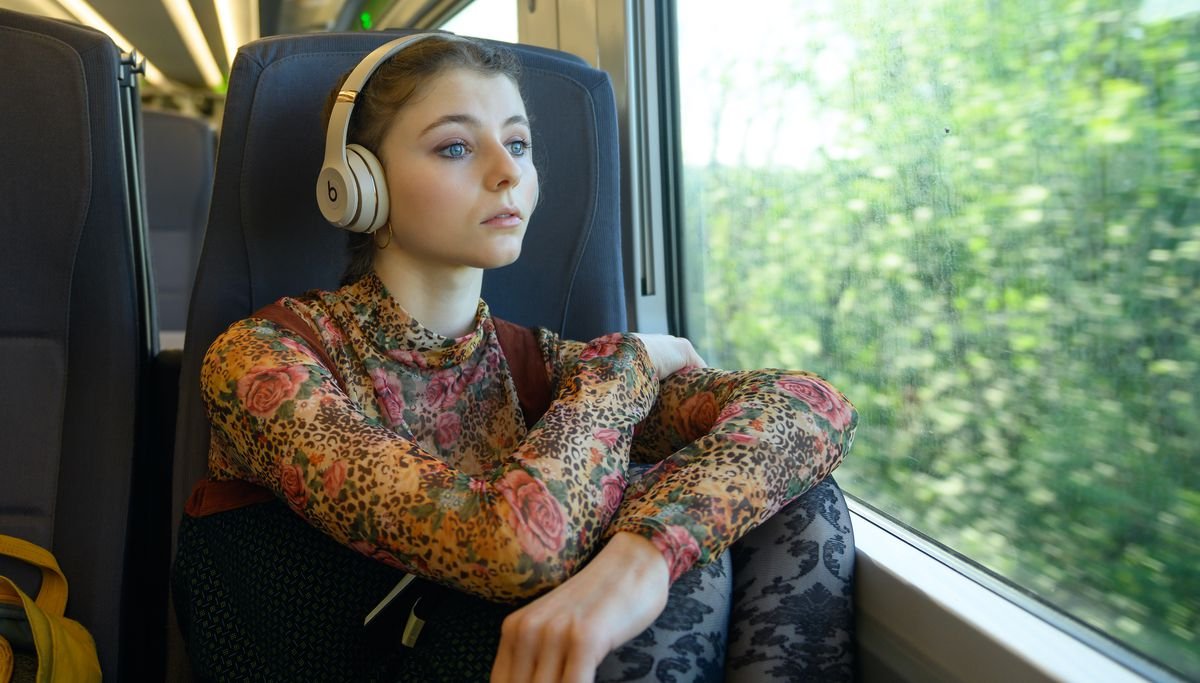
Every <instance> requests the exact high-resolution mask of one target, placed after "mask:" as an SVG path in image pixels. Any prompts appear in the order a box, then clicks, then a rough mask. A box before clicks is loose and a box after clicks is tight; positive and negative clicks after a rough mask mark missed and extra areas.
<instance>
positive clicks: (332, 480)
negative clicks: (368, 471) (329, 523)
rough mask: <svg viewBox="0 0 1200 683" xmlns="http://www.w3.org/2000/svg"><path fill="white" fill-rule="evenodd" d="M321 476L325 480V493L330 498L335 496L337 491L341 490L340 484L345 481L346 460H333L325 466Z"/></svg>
mask: <svg viewBox="0 0 1200 683" xmlns="http://www.w3.org/2000/svg"><path fill="white" fill-rule="evenodd" d="M323 478H324V480H325V495H326V496H329V497H330V498H336V497H337V494H338V492H340V491H341V490H342V484H344V483H346V461H345V460H334V461H333V463H331V464H330V465H329V467H326V468H325V474H324V475H323Z"/></svg>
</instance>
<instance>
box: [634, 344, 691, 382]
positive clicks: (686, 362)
mask: <svg viewBox="0 0 1200 683" xmlns="http://www.w3.org/2000/svg"><path fill="white" fill-rule="evenodd" d="M633 336H635V337H637V338H638V339H641V340H642V343H643V344H645V345H646V353H648V354H649V355H650V362H652V363H653V364H654V370H655V372H657V373H658V379H659V380H663V379H666V378H667V377H669V376H670V375H672V374H674V373H675V372H677V371H679V370H682V369H684V368H689V367H694V368H707V367H708V363H705V362H704V359H703V358H701V357H700V354H698V353H696V349H695V348H693V347H692V343H691V342H690V341H688V340H686V339H684V338H683V337H673V336H671V335H669V334H639V333H636V332H635V333H633Z"/></svg>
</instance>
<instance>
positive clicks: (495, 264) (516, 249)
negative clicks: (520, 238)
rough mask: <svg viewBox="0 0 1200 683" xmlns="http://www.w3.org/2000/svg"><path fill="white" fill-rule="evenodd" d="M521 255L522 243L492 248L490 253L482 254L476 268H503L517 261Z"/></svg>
mask: <svg viewBox="0 0 1200 683" xmlns="http://www.w3.org/2000/svg"><path fill="white" fill-rule="evenodd" d="M520 256H521V243H520V242H518V243H517V244H516V246H512V247H498V248H496V249H492V250H491V252H490V253H488V254H485V255H482V256H481V258H480V259H479V262H478V263H476V264H472V265H474V266H475V267H476V268H484V269H491V268H503V267H504V266H511V265H512V264H513V263H516V261H517V258H518V257H520Z"/></svg>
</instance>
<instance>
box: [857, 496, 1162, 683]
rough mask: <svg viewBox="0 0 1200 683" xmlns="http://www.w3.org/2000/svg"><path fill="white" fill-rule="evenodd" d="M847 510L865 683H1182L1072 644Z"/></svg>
mask: <svg viewBox="0 0 1200 683" xmlns="http://www.w3.org/2000/svg"><path fill="white" fill-rule="evenodd" d="M847 502H848V503H849V506H850V510H851V517H852V520H853V524H854V536H855V546H856V552H857V560H856V581H857V596H856V600H857V610H858V623H857V628H858V644H859V662H860V668H861V672H862V680H864V681H868V682H870V681H880V680H887V681H897V680H899V681H913V682H916V681H932V682H939V681H1005V682H1007V681H1031V682H1034V681H1089V682H1091V681H1111V682H1114V683H1117V682H1124V681H1146V680H1155V681H1160V680H1161V681H1175V680H1181V679H1178V678H1176V677H1174V676H1172V675H1171V674H1169V673H1167V672H1165V671H1163V670H1161V669H1159V668H1158V667H1156V666H1154V665H1153V664H1152V663H1150V662H1147V661H1145V660H1141V659H1140V658H1137V657H1136V656H1135V655H1132V654H1131V653H1128V652H1124V651H1121V652H1120V653H1109V652H1105V651H1102V650H1100V649H1097V648H1096V647H1094V646H1092V645H1090V644H1088V643H1085V642H1083V641H1081V640H1079V639H1078V638H1076V637H1075V636H1073V635H1071V634H1070V633H1068V632H1066V631H1064V630H1062V629H1061V628H1059V627H1057V626H1055V625H1054V624H1051V623H1049V622H1048V621H1046V620H1045V619H1043V618H1041V617H1039V616H1038V615H1036V614H1034V613H1033V612H1031V611H1030V610H1029V609H1026V608H1025V607H1022V606H1021V605H1019V604H1017V603H1016V602H1014V601H1013V600H1010V599H1009V598H1007V597H1005V596H1003V595H1000V594H999V593H997V592H996V591H994V590H992V589H990V588H988V587H986V586H984V585H982V584H981V583H980V582H978V581H976V580H975V579H973V578H971V577H969V576H967V575H966V574H965V573H963V571H960V570H959V569H956V568H954V567H952V566H950V565H949V564H948V563H947V562H946V561H945V560H943V559H942V558H938V557H936V553H935V552H930V551H928V550H925V549H922V548H921V547H919V545H921V544H918V543H915V542H914V540H913V535H912V534H911V533H908V532H907V531H905V530H904V529H903V528H902V527H899V526H898V525H894V524H893V523H891V522H890V520H887V519H886V518H884V517H883V516H881V515H879V513H877V512H875V511H873V510H871V509H870V508H868V507H866V506H864V505H862V504H861V503H859V502H858V501H856V500H853V499H849V498H848V501H847ZM980 573H981V575H982V572H980ZM1080 628H1082V627H1080ZM1112 649H1113V650H1120V648H1118V647H1116V646H1113V647H1112ZM1117 656H1120V657H1121V658H1122V660H1133V661H1134V664H1133V665H1132V666H1134V667H1135V668H1136V669H1138V670H1137V671H1135V670H1134V668H1131V667H1130V665H1127V663H1125V662H1123V661H1118V659H1116V658H1115V657H1117Z"/></svg>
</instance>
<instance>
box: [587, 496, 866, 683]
mask: <svg viewBox="0 0 1200 683" xmlns="http://www.w3.org/2000/svg"><path fill="white" fill-rule="evenodd" d="M853 573H854V536H853V531H852V529H851V526H850V514H849V511H848V510H847V509H846V501H845V498H844V497H843V496H842V494H841V491H840V489H838V488H837V486H836V485H835V484H834V483H832V481H831V480H826V481H824V482H822V483H820V484H818V485H817V486H815V487H813V488H812V489H811V490H810V491H809V492H808V493H806V494H804V495H803V496H801V497H800V498H799V499H797V500H796V501H794V502H793V503H792V504H791V505H788V506H787V507H785V508H783V509H782V510H780V511H779V512H778V513H776V514H775V516H774V517H772V518H771V519H769V520H767V521H766V522H765V523H763V524H762V525H761V526H759V527H758V528H757V529H755V530H754V531H752V532H750V533H749V534H747V535H746V536H745V537H744V538H742V539H741V540H739V541H738V542H737V543H735V544H734V545H733V546H732V547H731V548H730V550H729V552H727V553H725V554H724V555H722V556H721V557H720V558H719V559H718V560H717V561H715V562H713V563H711V564H709V565H708V566H706V567H699V568H695V569H692V570H691V571H689V572H687V573H686V574H684V575H683V576H681V577H679V580H677V581H676V582H675V584H674V585H672V586H671V592H670V596H669V597H668V599H667V607H666V609H665V610H664V611H663V613H662V615H661V616H659V618H658V619H657V620H656V621H655V622H654V624H653V625H652V626H651V627H650V628H648V629H646V630H645V631H644V632H642V634H641V635H639V636H637V637H636V638H634V639H633V640H631V641H629V642H628V643H626V644H625V645H623V646H621V647H620V648H618V649H616V650H614V651H613V652H612V653H610V654H609V656H608V657H607V658H605V659H604V661H603V662H601V664H600V668H599V669H598V671H597V675H596V680H597V681H603V682H605V683H615V682H617V681H656V682H660V683H674V682H678V683H682V682H684V681H722V680H724V681H730V682H731V683H741V682H743V681H755V682H761V681H851V680H853V679H854V658H853V656H854V651H853V650H854V604H853V588H854V583H853Z"/></svg>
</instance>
